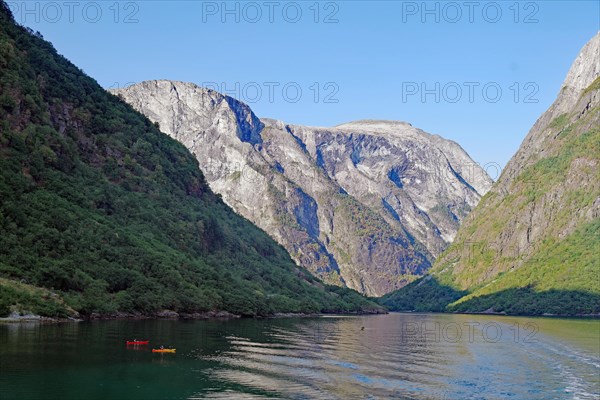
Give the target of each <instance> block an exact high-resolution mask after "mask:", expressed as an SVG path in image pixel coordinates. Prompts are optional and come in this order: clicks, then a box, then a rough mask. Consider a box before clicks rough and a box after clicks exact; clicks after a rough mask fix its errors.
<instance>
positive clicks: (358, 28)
mask: <svg viewBox="0 0 600 400" xmlns="http://www.w3.org/2000/svg"><path fill="white" fill-rule="evenodd" d="M8 3H9V6H10V7H11V8H12V9H13V12H14V14H15V18H16V20H17V21H18V22H21V23H22V24H24V25H26V26H29V27H31V28H32V29H34V30H39V31H40V32H41V33H42V34H43V35H44V37H45V38H46V39H48V40H50V41H51V42H52V43H53V44H54V46H55V47H56V48H57V49H58V51H59V52H60V53H61V54H63V55H65V56H66V57H67V58H69V59H70V60H71V61H73V62H74V63H75V64H77V65H78V66H79V67H80V68H82V69H83V70H84V71H85V72H86V73H88V74H89V75H91V76H92V77H94V78H95V79H96V80H97V81H98V82H99V83H100V84H101V85H102V86H104V87H106V88H109V87H117V86H125V85H127V84H129V83H132V82H139V81H142V80H148V79H174V80H182V81H190V82H195V83H197V84H200V85H204V86H210V87H212V88H214V89H217V90H219V91H221V92H226V93H227V94H230V95H232V96H234V97H237V98H239V99H240V100H242V101H245V102H247V103H248V104H249V105H250V106H251V107H252V109H253V110H254V111H255V113H256V114H257V115H258V116H260V117H271V118H277V119H281V120H284V121H286V122H289V123H296V124H304V125H318V126H332V125H336V124H340V123H343V122H348V121H352V120H358V119H390V120H403V121H408V122H410V123H412V124H413V125H414V126H416V127H419V128H422V129H424V130H426V131H428V132H430V133H436V134H440V135H442V136H444V137H446V138H449V139H452V140H455V141H457V142H458V143H459V144H460V145H461V146H463V148H465V150H467V151H468V152H469V154H470V155H471V156H472V157H473V158H474V159H475V160H476V161H478V162H480V163H481V164H482V165H486V164H488V165H490V166H493V165H494V164H496V165H500V166H502V167H503V166H504V165H505V164H506V162H507V161H508V159H509V158H510V157H511V156H512V155H513V154H514V152H515V151H516V149H517V148H518V146H519V144H520V143H521V141H522V140H523V138H524V137H525V135H526V133H527V131H528V130H529V128H530V127H531V126H532V125H533V123H534V122H535V120H536V119H537V118H538V116H539V115H540V114H541V113H542V112H543V111H544V110H545V109H546V108H547V107H548V106H549V105H550V104H551V103H552V101H553V100H554V98H555V97H556V94H557V93H558V91H559V89H560V84H561V83H562V81H563V79H564V77H565V75H566V73H567V71H568V68H569V66H570V64H571V63H572V61H573V60H574V58H575V57H576V55H577V53H578V52H579V50H580V48H581V47H582V46H583V45H584V44H585V42H587V41H588V40H589V39H590V38H591V37H592V36H593V35H594V34H595V33H596V32H597V31H598V29H600V26H599V24H600V8H599V2H598V1H519V2H517V1H498V2H488V1H483V2H479V1H472V2H469V1H457V2H452V1H450V2H448V1H441V2H437V1H428V2H423V1H416V2H413V1H380V2H378V1H324V2H318V3H317V2H315V1H296V2H289V1H271V2H269V1H256V2H236V1H229V2H227V3H224V2H222V1H216V2H213V1H208V2H207V1H204V2H203V1H181V2H178V1H170V2H166V1H122V2H115V1H111V0H109V1H99V2H88V1H83V2H71V3H68V2H62V1H56V2H44V1H42V2H33V1H28V2H23V1H12V2H11V1H8ZM489 172H490V174H491V175H492V177H493V178H495V177H496V176H494V175H496V173H495V172H494V168H493V167H491V168H490V169H489Z"/></svg>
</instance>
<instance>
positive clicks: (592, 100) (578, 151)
mask: <svg viewBox="0 0 600 400" xmlns="http://www.w3.org/2000/svg"><path fill="white" fill-rule="evenodd" d="M599 132H600V33H597V34H596V35H595V36H594V37H593V38H592V39H591V40H590V41H589V42H588V43H587V44H586V45H585V46H584V47H583V48H582V50H581V52H580V53H579V55H578V57H577V58H576V60H575V61H574V62H573V64H572V66H571V68H570V70H569V72H568V74H567V77H566V78H565V80H564V82H563V84H562V86H561V90H560V92H559V94H558V96H557V98H556V100H555V102H554V103H553V104H552V105H551V106H550V108H549V109H548V110H547V111H546V112H545V113H544V114H542V116H541V117H540V118H539V119H538V120H537V121H536V123H535V124H534V126H533V127H532V128H531V130H530V131H529V133H528V134H527V136H526V138H525V139H524V141H523V143H522V144H521V146H520V148H519V150H518V151H517V153H516V154H515V155H514V156H513V157H512V159H511V160H510V161H509V163H508V164H507V166H506V168H505V169H504V171H503V173H502V175H501V176H500V178H499V180H498V181H497V182H496V183H495V184H494V186H493V187H492V189H491V190H490V191H489V193H488V194H487V195H486V196H485V197H484V199H483V200H482V201H481V202H480V204H479V205H478V206H477V208H476V209H475V210H474V211H473V212H472V213H471V214H470V215H469V217H468V218H467V220H466V221H465V223H464V225H463V226H462V227H461V229H460V230H459V234H458V236H457V239H456V241H455V243H454V244H453V245H452V246H451V249H450V250H449V251H448V253H447V254H446V255H445V256H444V257H441V258H439V259H438V260H437V261H436V266H435V268H434V269H433V270H432V274H433V275H434V276H436V277H440V276H442V275H444V274H445V276H446V277H447V278H446V280H447V281H448V283H454V284H455V286H457V287H459V288H460V289H465V290H472V289H477V290H478V291H476V292H475V293H474V294H472V295H471V296H475V295H482V294H489V293H491V292H493V291H500V290H504V289H507V288H512V287H518V286H519V285H521V286H526V285H529V287H532V288H535V289H536V290H542V289H543V290H563V289H565V288H568V289H579V290H584V289H585V291H588V292H595V293H598V292H599V291H600V287H599V284H598V253H597V249H598V245H599V243H598V236H595V235H597V233H594V234H592V233H590V232H596V231H597V227H598V222H599V221H598V218H599V217H600V179H599V176H600V175H599V171H600V152H599V147H598V144H599V143H600V141H599ZM590 236H591V237H592V239H591V241H590V240H588V237H590ZM594 236H595V237H594ZM582 238H583V239H582ZM474 246H477V247H478V248H476V249H474V248H473V247H474ZM469 247H471V248H470V249H468V248H469ZM555 249H563V250H561V251H560V252H559V253H560V254H556V255H554V253H553V251H554V250H555ZM594 249H596V251H594ZM556 251H558V250H556ZM552 257H554V258H552ZM557 260H558V261H557ZM546 270H547V271H546ZM501 274H503V275H501ZM586 274H592V277H593V278H592V279H591V280H587V279H586V278H585V277H586ZM594 274H595V277H594ZM542 276H543V278H542Z"/></svg>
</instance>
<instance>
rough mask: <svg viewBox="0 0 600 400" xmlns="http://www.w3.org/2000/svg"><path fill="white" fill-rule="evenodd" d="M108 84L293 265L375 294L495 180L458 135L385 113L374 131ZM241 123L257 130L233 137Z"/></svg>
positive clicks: (188, 86) (445, 236) (393, 282)
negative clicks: (182, 149)
mask: <svg viewBox="0 0 600 400" xmlns="http://www.w3.org/2000/svg"><path fill="white" fill-rule="evenodd" d="M172 87H177V92H178V94H179V96H177V97H176V96H173V95H172ZM113 93H115V94H117V95H119V96H121V97H122V98H123V99H124V100H125V101H128V102H129V103H130V104H132V105H133V106H134V108H136V109H137V110H139V111H141V112H143V113H144V114H145V115H146V116H148V117H149V118H150V119H151V120H152V121H154V122H157V123H158V124H159V125H160V126H161V127H165V132H166V133H168V134H169V135H171V136H172V137H174V138H175V139H177V140H179V141H180V142H182V143H183V144H185V145H186V146H187V147H188V148H189V149H190V150H191V151H192V152H193V153H194V154H195V155H196V157H197V159H198V161H199V162H200V165H201V168H202V169H203V170H204V172H205V174H206V176H207V177H208V182H209V184H210V186H211V188H212V189H213V190H215V191H216V192H217V193H220V194H221V195H222V196H223V199H224V200H225V201H226V202H227V204H229V205H230V206H232V207H233V208H234V209H235V210H236V211H237V212H238V213H240V214H241V215H243V216H245V217H246V218H248V219H250V220H251V221H253V222H254V223H256V224H257V225H258V226H260V227H261V228H262V229H264V230H265V231H266V232H269V234H270V235H271V236H272V237H273V238H275V239H276V240H277V241H278V242H279V243H280V244H282V245H283V246H284V247H286V249H287V250H288V251H289V252H290V254H292V256H293V258H294V260H295V261H296V262H297V263H299V264H300V265H303V266H305V267H307V268H308V269H309V270H310V271H312V272H313V273H315V274H316V275H317V276H319V277H321V278H322V279H325V281H327V282H329V283H334V284H342V285H348V286H349V287H352V288H355V289H357V290H359V291H361V292H363V293H365V294H368V295H372V296H376V295H382V294H384V293H386V292H388V291H390V290H393V289H395V288H398V287H399V286H401V285H404V284H406V283H408V282H409V281H410V280H413V279H414V278H415V277H416V276H418V275H421V274H422V273H424V271H425V270H426V269H427V268H429V265H430V264H431V262H432V261H433V258H434V257H435V256H436V255H437V254H439V253H440V252H441V251H442V250H443V249H444V248H445V246H447V244H448V243H449V242H450V241H451V240H452V238H453V236H454V234H455V231H456V228H457V225H458V221H460V220H461V219H462V218H463V217H464V216H465V215H466V213H467V212H468V210H469V209H470V208H471V207H473V206H474V205H475V204H476V203H477V201H478V200H479V197H480V194H482V193H485V192H486V191H487V189H488V188H489V187H490V186H491V179H490V178H489V177H488V176H487V174H486V173H485V172H484V171H483V170H482V169H481V168H480V167H479V166H478V165H477V164H476V163H475V162H474V161H473V160H471V159H470V157H469V156H468V155H467V154H466V152H465V151H464V150H463V149H462V148H461V147H460V146H459V145H457V144H455V143H453V142H450V141H446V140H445V139H442V138H441V137H435V136H433V135H430V134H427V133H425V132H423V131H421V130H419V129H416V128H413V127H412V126H411V125H410V124H408V123H403V122H391V123H390V122H385V123H384V125H385V127H387V128H385V127H384V128H385V129H384V131H385V130H387V132H384V133H385V134H381V129H379V132H374V131H373V130H369V129H368V128H365V125H366V124H367V125H368V124H370V125H371V126H372V125H373V123H374V122H373V121H362V122H354V123H346V124H342V125H341V126H336V127H333V128H327V127H325V128H323V127H305V126H301V125H294V124H287V123H285V122H283V121H279V120H275V119H271V118H262V119H259V118H258V117H256V116H255V115H254V113H253V112H252V110H251V108H250V107H248V106H247V105H245V104H243V103H240V102H239V101H237V100H234V99H230V98H229V97H228V96H225V95H221V94H219V93H218V92H215V91H214V90H210V89H204V88H201V87H199V86H197V85H195V84H193V83H185V82H179V81H167V80H153V81H145V82H141V83H138V84H134V85H131V86H128V87H127V88H124V89H117V90H113ZM182 93H183V94H182ZM231 103H233V104H235V105H236V110H231V107H230V106H229V104H231ZM240 110H242V111H243V112H242V113H241V114H240V113H239V112H240ZM240 120H241V121H242V122H240ZM244 121H245V122H248V121H252V124H250V126H251V127H253V128H255V131H254V133H253V134H254V137H255V138H256V140H254V141H251V142H247V141H244V140H242V139H241V137H242V136H243V134H240V132H242V131H244V129H243V128H242V126H243V125H244ZM258 121H260V124H262V129H260V125H259V124H258ZM376 123H377V124H379V125H380V128H381V125H382V122H380V121H378V122H376ZM390 124H391V126H392V127H393V128H392V129H390V128H389V127H390ZM436 184H437V185H438V186H439V187H440V189H439V190H438V189H436V188H434V186H435V185H436ZM475 187H476V188H477V189H478V190H479V191H478V190H476V189H475ZM421 192H423V193H424V194H422V193H421ZM430 214H431V215H430Z"/></svg>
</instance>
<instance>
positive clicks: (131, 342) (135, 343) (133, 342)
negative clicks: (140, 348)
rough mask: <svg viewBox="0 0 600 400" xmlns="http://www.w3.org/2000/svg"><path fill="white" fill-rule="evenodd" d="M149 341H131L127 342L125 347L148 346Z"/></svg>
mask: <svg viewBox="0 0 600 400" xmlns="http://www.w3.org/2000/svg"><path fill="white" fill-rule="evenodd" d="M149 343H150V341H149V340H131V341H129V340H128V341H127V345H138V344H149Z"/></svg>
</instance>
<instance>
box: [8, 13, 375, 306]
mask: <svg viewBox="0 0 600 400" xmlns="http://www.w3.org/2000/svg"><path fill="white" fill-rule="evenodd" d="M164 309H168V310H173V311H177V312H180V313H193V312H202V311H208V310H225V311H229V312H232V313H236V314H242V315H266V314H271V313H274V312H319V311H321V312H328V311H338V312H339V311H361V310H362V311H364V310H374V309H377V306H375V305H374V304H373V303H371V302H368V301H367V300H366V299H364V298H363V297H362V296H360V295H359V294H358V293H356V292H354V291H352V290H348V289H342V288H338V287H330V286H326V285H323V284H322V283H321V282H320V281H318V280H317V279H316V278H314V277H312V276H311V275H310V274H309V273H308V272H307V271H306V270H304V269H301V268H298V267H297V266H296V265H295V264H294V263H293V262H292V260H291V259H290V257H289V255H288V254H287V253H286V251H285V250H284V249H283V248H282V247H281V246H279V245H278V244H276V243H275V242H274V241H273V240H272V239H270V238H269V237H268V236H267V235H266V234H265V233H264V232H263V231H261V230H259V229H258V228H256V227H254V226H253V225H252V224H251V223H250V222H248V221H247V220H245V219H243V218H242V217H239V216H237V215H236V214H235V213H234V212H233V211H232V210H231V209H230V208H229V207H227V206H226V205H225V204H224V203H223V202H222V201H221V199H220V197H218V196H216V195H215V194H214V193H212V192H211V191H210V189H209V188H208V186H207V184H206V182H205V179H204V177H203V175H202V173H201V172H200V170H199V168H198V163H197V161H196V160H195V158H194V157H193V156H192V155H191V154H190V153H189V152H188V150H186V148H185V147H184V146H183V145H181V144H179V143H177V142H176V141H175V140H173V139H171V138H169V137H168V136H167V135H165V134H163V133H161V132H160V131H159V129H158V128H157V127H156V126H154V125H153V124H152V123H151V122H150V121H149V120H148V119H146V118H145V117H143V116H142V115H141V114H139V113H138V112H136V111H134V110H133V109H132V108H131V107H130V106H128V105H127V104H125V103H124V102H122V101H121V100H119V99H118V98H117V97H116V96H113V95H111V94H109V93H107V92H106V91H104V90H103V89H102V88H101V87H100V86H99V85H98V84H97V83H96V82H95V81H94V80H93V79H91V78H90V77H88V76H86V75H85V74H84V73H83V72H82V71H81V70H80V69H78V68H77V67H75V66H74V65H73V64H71V63H70V62H69V61H68V60H66V59H65V58H64V57H62V56H60V55H59V54H57V52H56V50H55V49H54V48H53V47H52V45H51V44H50V43H48V42H46V41H44V40H43V39H42V38H41V35H39V34H34V33H33V32H31V31H29V30H28V29H26V28H23V27H21V26H18V25H17V24H15V22H14V21H13V19H12V16H11V15H10V11H9V10H8V7H7V6H6V5H5V3H3V2H2V3H0V316H4V315H7V314H8V313H10V312H11V311H21V312H23V311H30V312H34V313H39V314H42V315H47V316H67V315H74V313H75V312H79V313H81V314H83V315H90V314H91V313H100V314H111V313H115V312H117V311H120V312H128V313H141V314H146V315H153V314H154V313H156V312H158V311H160V310H164Z"/></svg>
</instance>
